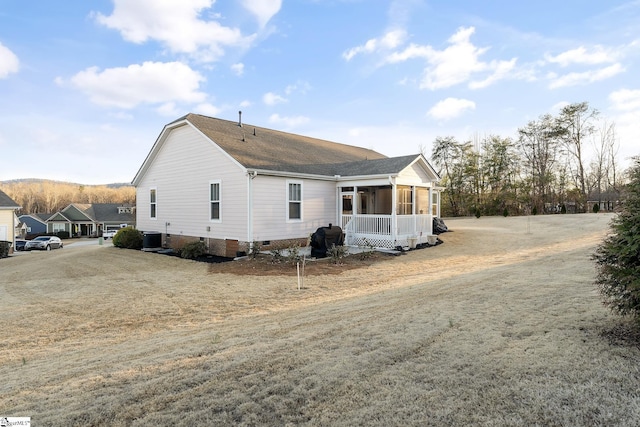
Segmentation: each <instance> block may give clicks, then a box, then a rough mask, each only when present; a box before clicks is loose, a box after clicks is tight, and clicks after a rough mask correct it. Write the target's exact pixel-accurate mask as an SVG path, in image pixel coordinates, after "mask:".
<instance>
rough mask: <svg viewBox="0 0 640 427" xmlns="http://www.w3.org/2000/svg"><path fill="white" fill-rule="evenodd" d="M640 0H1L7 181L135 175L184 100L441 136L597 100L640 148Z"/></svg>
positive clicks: (299, 121)
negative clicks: (575, 103)
mask: <svg viewBox="0 0 640 427" xmlns="http://www.w3.org/2000/svg"><path fill="white" fill-rule="evenodd" d="M639 23H640V1H638V0H610V1H606V2H604V1H588V2H585V1H578V0H563V1H557V0H556V1H547V0H539V1H535V2H534V1H526V2H518V1H513V0H509V1H507V0H504V1H503V0H496V1H491V0H487V1H482V2H480V1H476V0H451V1H435V0H405V1H383V0H289V1H288V0H236V1H233V0H229V1H222V0H218V1H213V0H180V1H169V0H164V1H162V0H94V1H86V0H66V1H63V2H53V1H49V0H36V1H29V0H2V2H1V3H0V97H1V98H0V99H1V101H0V159H2V162H0V164H1V165H2V166H1V167H0V180H8V179H18V178H48V179H56V180H64V181H72V182H77V183H82V184H105V183H112V182H130V181H131V180H132V178H133V177H134V175H135V174H136V172H137V170H138V168H139V167H140V165H141V163H142V162H143V160H144V158H145V157H146V155H147V153H148V152H149V150H150V148H151V146H152V145H153V143H154V141H155V139H156V138H157V136H158V135H159V133H160V132H161V130H162V128H163V126H164V125H165V124H167V123H169V122H171V121H173V120H175V119H177V118H179V117H181V116H183V115H184V114H186V113H188V112H195V113H200V114H205V115H210V116H215V117H219V118H223V119H229V120H237V118H238V111H239V110H242V118H243V122H245V123H248V124H252V125H256V126H263V127H268V128H272V129H277V130H282V131H287V132H292V133H298V134H302V135H308V136H313V137H317V138H323V139H328V140H332V141H336V142H341V143H345V144H352V145H358V146H362V147H366V148H371V149H374V150H376V151H378V152H380V153H382V154H385V155H387V156H400V155H406V154H415V153H419V152H420V151H421V150H424V151H425V152H426V153H427V154H429V153H430V152H431V147H432V142H433V140H434V139H435V138H436V137H438V136H449V135H452V136H455V137H456V138H458V139H459V140H461V141H464V140H469V139H473V138H474V137H478V136H479V137H483V136H486V135H490V134H495V135H501V136H503V137H514V138H515V137H517V129H518V128H519V127H523V126H525V125H526V124H527V123H528V122H529V121H531V120H536V119H537V118H539V116H540V115H542V114H545V113H551V114H556V113H557V112H558V111H559V108H561V107H562V106H563V105H566V104H568V103H574V102H582V101H587V102H589V104H590V105H591V107H594V108H596V109H598V110H599V111H600V117H601V118H602V119H603V120H604V119H606V120H608V121H609V122H614V123H615V124H616V132H617V137H618V139H619V143H620V150H619V160H620V162H623V163H624V162H626V159H628V157H629V156H631V155H636V154H640V142H639V141H640V138H639V137H640V79H638V76H640V31H639V30H640V24H639Z"/></svg>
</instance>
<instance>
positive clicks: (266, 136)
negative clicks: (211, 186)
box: [176, 114, 417, 175]
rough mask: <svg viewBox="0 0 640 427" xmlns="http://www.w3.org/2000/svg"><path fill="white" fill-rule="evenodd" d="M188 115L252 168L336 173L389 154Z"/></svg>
mask: <svg viewBox="0 0 640 427" xmlns="http://www.w3.org/2000/svg"><path fill="white" fill-rule="evenodd" d="M184 119H186V120H187V121H189V122H190V123H191V124H192V125H193V126H195V127H196V128H197V129H198V130H199V131H200V132H202V133H203V134H204V135H206V136H207V137H208V138H210V139H211V140H212V141H213V142H215V143H216V144H217V145H219V146H220V148H222V149H223V150H224V151H225V152H227V153H228V154H229V155H230V156H231V157H233V158H234V159H235V160H236V161H237V162H238V163H240V164H241V165H243V166H244V167H245V168H250V169H268V170H275V171H286V172H299V173H318V174H322V175H335V174H336V173H334V172H335V171H337V170H338V169H339V168H336V167H337V166H338V164H346V163H353V162H362V161H365V160H380V159H387V157H386V156H385V155H383V154H380V153H378V152H376V151H373V150H370V149H367V148H361V147H355V146H352V145H345V144H339V143H336V142H331V141H326V140H322V139H316V138H311V137H307V136H302V135H295V134H291V133H287V132H280V131H276V130H272V129H267V128H263V127H259V126H253V125H250V124H243V125H242V126H239V125H238V122H233V121H229V120H222V119H216V118H212V117H206V116H201V115H199V114H188V115H186V116H185V117H183V118H182V119H179V120H177V121H180V120H184ZM177 121H176V122H177ZM416 156H417V155H416ZM416 156H413V158H414V159H415V157H416ZM362 167H363V168H364V167H365V166H364V164H363V165H362Z"/></svg>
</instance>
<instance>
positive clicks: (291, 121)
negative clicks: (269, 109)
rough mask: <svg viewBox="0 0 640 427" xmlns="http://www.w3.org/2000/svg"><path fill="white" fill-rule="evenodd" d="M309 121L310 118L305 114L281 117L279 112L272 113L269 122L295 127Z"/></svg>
mask: <svg viewBox="0 0 640 427" xmlns="http://www.w3.org/2000/svg"><path fill="white" fill-rule="evenodd" d="M308 122H309V118H308V117H305V116H295V117H281V116H280V115H279V114H272V115H271V116H270V117H269V123H274V124H278V125H283V126H284V127H286V128H293V127H296V126H300V125H303V124H305V123H308Z"/></svg>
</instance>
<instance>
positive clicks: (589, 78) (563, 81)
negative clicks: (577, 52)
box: [548, 63, 625, 89]
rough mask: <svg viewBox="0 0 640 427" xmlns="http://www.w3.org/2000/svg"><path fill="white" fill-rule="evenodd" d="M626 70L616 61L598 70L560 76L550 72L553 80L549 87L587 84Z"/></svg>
mask: <svg viewBox="0 0 640 427" xmlns="http://www.w3.org/2000/svg"><path fill="white" fill-rule="evenodd" d="M624 71H625V68H624V67H623V66H622V65H620V64H618V63H616V64H613V65H610V66H608V67H604V68H600V69H597V70H589V71H583V72H574V73H568V74H565V75H562V76H558V75H557V74H555V73H550V74H549V75H548V78H549V80H551V83H549V88H550V89H557V88H560V87H567V86H576V85H585V84H589V83H593V82H597V81H600V80H605V79H608V78H611V77H613V76H615V75H617V74H620V73H622V72H624Z"/></svg>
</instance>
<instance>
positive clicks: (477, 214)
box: [475, 208, 482, 218]
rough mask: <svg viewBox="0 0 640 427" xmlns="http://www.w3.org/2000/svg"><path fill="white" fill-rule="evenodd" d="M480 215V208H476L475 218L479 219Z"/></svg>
mask: <svg viewBox="0 0 640 427" xmlns="http://www.w3.org/2000/svg"><path fill="white" fill-rule="evenodd" d="M480 215H482V213H481V212H480V208H476V209H475V216H476V218H480Z"/></svg>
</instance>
